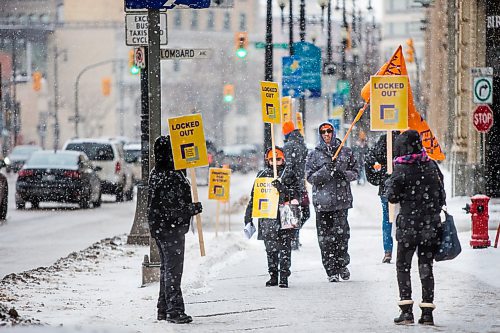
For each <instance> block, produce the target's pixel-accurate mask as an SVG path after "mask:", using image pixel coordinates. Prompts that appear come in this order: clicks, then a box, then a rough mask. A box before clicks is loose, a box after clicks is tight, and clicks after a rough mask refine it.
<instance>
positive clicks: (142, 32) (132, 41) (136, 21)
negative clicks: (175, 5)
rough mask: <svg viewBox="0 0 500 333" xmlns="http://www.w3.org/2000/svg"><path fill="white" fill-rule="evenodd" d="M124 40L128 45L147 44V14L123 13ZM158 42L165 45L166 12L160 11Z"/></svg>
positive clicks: (166, 41)
mask: <svg viewBox="0 0 500 333" xmlns="http://www.w3.org/2000/svg"><path fill="white" fill-rule="evenodd" d="M125 29H126V31H125V34H126V39H125V42H126V44H127V45H128V46H146V45H148V14H143V13H127V14H125ZM160 44H161V45H167V44H168V39H167V13H160Z"/></svg>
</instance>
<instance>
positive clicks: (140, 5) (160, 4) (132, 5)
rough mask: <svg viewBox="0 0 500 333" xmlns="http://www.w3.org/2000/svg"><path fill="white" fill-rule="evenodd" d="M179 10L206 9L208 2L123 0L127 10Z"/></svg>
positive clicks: (200, 0) (204, 0) (201, 0)
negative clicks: (177, 8)
mask: <svg viewBox="0 0 500 333" xmlns="http://www.w3.org/2000/svg"><path fill="white" fill-rule="evenodd" d="M174 7H179V8H194V9H201V8H208V7H210V0H125V10H127V9H162V8H165V9H172V8H174Z"/></svg>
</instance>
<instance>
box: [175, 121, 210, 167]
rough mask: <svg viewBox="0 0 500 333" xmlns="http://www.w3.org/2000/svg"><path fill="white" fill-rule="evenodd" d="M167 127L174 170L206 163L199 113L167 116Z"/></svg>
mask: <svg viewBox="0 0 500 333" xmlns="http://www.w3.org/2000/svg"><path fill="white" fill-rule="evenodd" d="M168 129H169V132H170V140H171V144H172V152H173V155H174V166H175V169H176V170H180V169H187V168H195V167H202V166H206V165H208V154H207V145H206V142H205V134H204V131H203V120H202V117H201V114H193V115H188V116H181V117H175V118H169V119H168Z"/></svg>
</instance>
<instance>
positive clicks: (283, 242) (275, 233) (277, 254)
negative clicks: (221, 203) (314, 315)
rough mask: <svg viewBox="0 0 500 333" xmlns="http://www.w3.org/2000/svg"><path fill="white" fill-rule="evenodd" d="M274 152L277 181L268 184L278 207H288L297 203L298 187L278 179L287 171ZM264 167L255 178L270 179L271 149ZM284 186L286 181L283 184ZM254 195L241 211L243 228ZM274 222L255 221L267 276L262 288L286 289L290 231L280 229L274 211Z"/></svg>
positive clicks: (279, 151)
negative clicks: (285, 204) (264, 250)
mask: <svg viewBox="0 0 500 333" xmlns="http://www.w3.org/2000/svg"><path fill="white" fill-rule="evenodd" d="M275 151H276V167H277V171H278V178H277V179H275V180H274V181H273V182H272V184H273V186H274V187H276V189H277V190H278V192H279V201H278V202H279V204H280V205H283V204H284V203H287V202H288V203H291V202H293V200H296V201H297V204H298V199H299V198H300V191H299V190H297V189H298V184H296V183H285V181H284V180H282V179H280V177H281V176H282V175H283V173H284V171H285V169H286V168H287V166H286V164H285V163H286V162H285V154H284V152H283V150H282V149H281V148H279V147H276V148H275ZM264 163H265V167H264V169H262V170H260V171H259V172H258V173H257V177H256V178H260V177H268V178H273V177H274V171H273V155H272V149H271V148H268V149H267V150H266V153H265V162H264ZM287 182H288V180H287ZM253 196H254V191H253V188H252V192H251V194H250V201H249V202H248V205H247V208H246V211H245V226H246V225H247V224H248V223H253V222H252V208H253ZM276 216H277V218H276V219H268V218H259V219H258V226H259V227H258V235H257V239H259V240H263V241H264V245H265V247H266V253H267V267H268V272H269V275H270V279H269V281H267V282H266V287H272V286H277V285H278V278H279V287H281V288H288V277H289V276H290V267H291V257H292V248H291V240H292V236H293V232H294V229H282V228H281V221H280V212H279V210H278V212H277V215H276Z"/></svg>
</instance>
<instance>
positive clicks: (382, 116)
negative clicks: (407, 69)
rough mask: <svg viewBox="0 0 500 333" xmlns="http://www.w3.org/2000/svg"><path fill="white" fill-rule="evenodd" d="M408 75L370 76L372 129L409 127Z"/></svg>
mask: <svg viewBox="0 0 500 333" xmlns="http://www.w3.org/2000/svg"><path fill="white" fill-rule="evenodd" d="M408 86H409V82H408V76H406V75H398V76H372V77H371V78H370V89H371V91H370V96H371V98H370V129H371V130H372V131H392V130H406V129H407V128H408Z"/></svg>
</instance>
